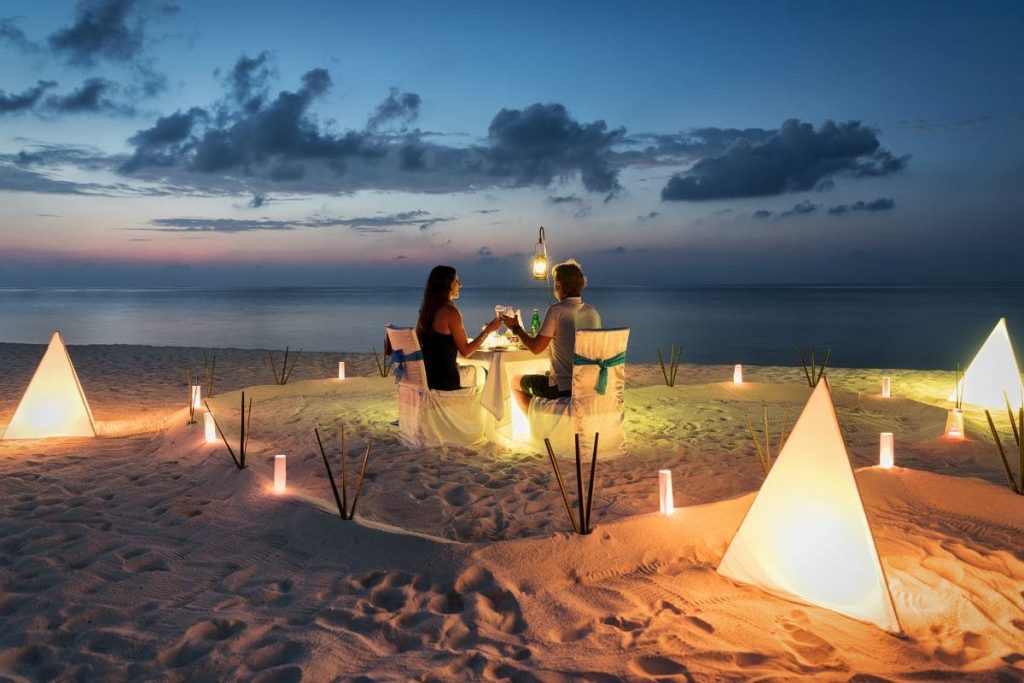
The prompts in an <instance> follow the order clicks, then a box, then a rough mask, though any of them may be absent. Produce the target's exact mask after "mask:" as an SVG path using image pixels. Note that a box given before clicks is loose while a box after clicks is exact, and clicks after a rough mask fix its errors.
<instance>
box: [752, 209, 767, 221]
mask: <svg viewBox="0 0 1024 683" xmlns="http://www.w3.org/2000/svg"><path fill="white" fill-rule="evenodd" d="M751 215H752V216H753V217H754V220H759V221H764V220H768V219H769V218H771V217H772V212H771V211H768V210H766V209H758V210H757V211H755V212H754V213H753V214H751Z"/></svg>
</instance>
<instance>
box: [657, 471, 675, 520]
mask: <svg viewBox="0 0 1024 683" xmlns="http://www.w3.org/2000/svg"><path fill="white" fill-rule="evenodd" d="M658 499H659V500H660V502H661V514H663V515H671V514H672V512H673V511H674V510H675V509H676V506H675V503H674V502H673V500H672V470H658Z"/></svg>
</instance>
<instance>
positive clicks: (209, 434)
mask: <svg viewBox="0 0 1024 683" xmlns="http://www.w3.org/2000/svg"><path fill="white" fill-rule="evenodd" d="M203 427H204V429H205V430H206V443H215V442H216V441H217V425H216V424H214V422H213V413H211V412H209V411H207V412H206V415H205V416H204V417H203Z"/></svg>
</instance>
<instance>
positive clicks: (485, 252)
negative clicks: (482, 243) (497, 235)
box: [476, 247, 494, 256]
mask: <svg viewBox="0 0 1024 683" xmlns="http://www.w3.org/2000/svg"><path fill="white" fill-rule="evenodd" d="M476 253H477V254H479V255H480V256H494V250H493V249H491V248H490V247H480V249H479V250H478V251H477V252H476Z"/></svg>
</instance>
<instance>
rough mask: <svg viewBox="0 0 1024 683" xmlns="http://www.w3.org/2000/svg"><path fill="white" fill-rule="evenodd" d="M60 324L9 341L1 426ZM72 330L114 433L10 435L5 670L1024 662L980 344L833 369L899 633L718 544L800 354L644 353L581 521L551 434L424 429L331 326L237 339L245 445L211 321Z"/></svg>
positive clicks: (5, 460) (314, 672)
mask: <svg viewBox="0 0 1024 683" xmlns="http://www.w3.org/2000/svg"><path fill="white" fill-rule="evenodd" d="M43 349H44V347H43V346H42V345H26V344H0V365H2V367H4V369H5V372H4V373H3V375H2V376H0V429H2V428H3V427H5V426H6V425H7V423H8V422H9V421H10V419H11V417H12V415H13V413H14V410H15V408H16V406H17V404H18V401H19V399H20V397H21V394H22V392H23V391H24V389H25V387H26V386H27V384H28V382H29V380H30V378H31V376H32V373H33V371H34V369H35V366H36V364H37V363H38V361H39V358H40V357H41V355H42V352H43ZM69 351H70V355H71V358H72V360H73V361H74V363H75V366H76V369H77V371H78V374H79V377H80V379H81V382H82V385H83V388H84V390H85V392H86V394H87V396H88V399H89V402H90V404H91V407H92V411H93V413H94V416H95V418H96V422H97V428H98V431H99V433H100V435H99V437H98V438H95V439H47V440H26V441H10V440H8V441H0V588H2V590H0V680H69V681H70V680H140V679H144V680H161V681H184V680H189V681H196V680H202V681H221V680H247V681H248V680H251V681H298V680H307V681H333V680H337V681H370V680H373V681H380V680H384V681H389V680H396V681H397V680H422V681H448V680H452V681H454V680H515V681H569V680H590V681H613V680H637V681H669V680H736V681H740V680H752V679H756V680H780V679H783V680H784V679H789V678H795V677H803V676H812V677H814V678H815V679H818V680H844V681H846V680H857V681H877V680H986V681H1010V680H1021V679H1024V496H1019V495H1015V494H1013V493H1012V492H1011V491H1010V489H1009V488H1008V486H1007V485H1006V478H1005V475H1004V473H1003V469H1002V465H1001V463H1000V461H999V458H998V456H997V453H996V450H995V447H994V445H993V442H992V438H991V435H990V434H989V430H988V426H987V423H986V422H985V416H984V413H983V412H981V411H980V410H977V409H971V407H970V406H967V408H968V410H967V411H966V418H967V439H966V440H965V441H963V442H953V441H948V440H946V439H943V438H941V434H942V431H943V425H944V422H945V418H946V410H947V407H948V403H947V401H946V397H947V395H948V394H949V391H950V390H951V389H952V387H953V384H954V377H953V373H952V372H936V371H929V372H923V371H912V370H897V371H891V372H889V373H888V374H889V375H890V376H891V378H892V387H893V398H891V399H887V400H883V399H882V398H880V395H879V387H880V379H881V375H882V371H880V370H870V369H856V370H854V369H844V368H835V369H831V368H830V369H829V370H828V378H829V381H830V383H831V386H832V388H833V393H834V399H835V404H836V408H837V411H838V415H839V420H840V423H841V426H842V430H843V434H844V437H845V441H846V445H847V449H848V451H849V454H850V458H851V460H852V464H853V466H854V467H855V468H856V470H857V481H858V484H859V487H860V490H861V494H862V496H863V499H864V505H865V509H866V512H867V516H868V519H869V521H870V523H871V527H872V530H873V533H874V536H875V540H876V543H877V547H878V552H879V555H880V558H881V562H882V564H883V567H884V569H885V572H886V575H887V576H888V579H889V584H890V589H891V592H892V596H893V600H894V603H895V607H896V611H897V613H898V615H899V617H900V620H901V623H902V625H903V628H904V630H905V637H897V636H893V635H890V634H888V633H886V632H884V631H882V630H880V629H878V628H876V627H875V626H872V625H870V624H866V623H862V622H859V621H855V620H853V619H849V618H847V617H844V616H841V615H839V614H836V613H834V612H830V611H828V610H825V609H821V608H818V607H813V606H809V605H804V604H799V603H796V602H791V601H787V600H784V599H780V598H777V597H772V596H770V595H768V594H766V593H764V592H762V591H761V590H759V589H757V588H754V587H751V586H746V585H740V584H738V583H735V582H733V581H731V580H729V579H726V578H724V577H722V576H720V575H718V574H717V573H716V572H715V568H716V566H717V565H718V562H719V561H720V560H721V558H722V555H723V554H724V552H725V549H726V547H727V546H728V544H729V541H730V539H731V538H732V536H733V534H734V533H735V532H736V529H737V527H738V525H739V524H740V521H741V520H742V518H743V516H744V514H745V513H746V511H747V509H748V507H749V506H750V504H751V502H752V500H753V498H754V495H755V493H756V491H757V489H758V487H759V486H760V484H761V482H762V481H763V479H764V472H763V470H762V468H761V465H760V463H759V461H758V459H757V457H756V455H755V453H754V448H753V445H752V443H751V440H750V437H749V435H748V432H747V424H746V421H747V418H748V417H749V418H751V419H760V417H761V414H762V412H761V411H762V406H763V405H767V407H768V414H769V417H770V419H771V423H772V430H773V431H774V432H775V433H776V434H778V430H779V428H780V426H781V420H782V415H783V411H784V409H785V407H786V406H788V409H789V426H790V427H792V425H793V422H794V421H795V420H796V417H797V415H799V413H800V410H801V408H802V407H803V405H804V402H805V401H806V400H807V398H808V396H809V394H810V389H809V387H808V386H807V383H806V381H805V380H804V376H803V371H802V369H801V368H800V367H799V366H797V367H746V368H745V380H746V382H745V383H744V384H743V385H741V386H735V385H733V384H732V383H731V382H730V381H729V380H731V377H732V367H731V366H728V367H726V366H694V365H683V366H681V368H680V370H679V376H678V380H677V383H676V386H674V387H667V386H665V385H664V382H663V380H662V376H661V370H660V369H659V367H658V366H657V365H628V366H627V369H626V376H627V387H626V393H625V398H626V422H627V425H626V427H627V434H628V438H629V454H628V456H626V457H623V458H618V459H615V460H607V461H604V460H602V461H600V462H599V466H598V471H597V476H596V484H595V493H594V502H593V520H594V525H595V527H596V529H595V531H594V533H593V534H592V535H590V536H585V537H581V536H574V535H572V534H571V530H570V528H569V523H568V519H567V517H566V513H565V510H564V507H563V503H562V499H561V496H560V494H559V491H558V488H557V486H556V484H555V480H554V477H553V474H552V471H551V465H550V463H549V462H548V459H547V458H546V457H543V458H542V457H541V456H539V455H537V454H535V453H532V452H530V451H528V450H526V449H525V448H519V449H510V450H508V449H501V448H498V447H497V446H493V445H487V446H482V447H479V448H473V449H470V448H445V449H420V450H410V449H407V448H405V447H404V446H402V445H401V444H400V443H399V441H398V437H397V430H396V428H395V427H394V426H393V425H392V424H391V423H392V422H393V421H394V420H395V419H396V418H397V406H396V389H395V385H394V382H393V380H392V379H391V378H381V377H379V376H378V374H377V371H376V366H375V363H374V360H373V357H372V356H370V355H368V354H349V353H303V354H302V357H301V358H300V359H299V361H298V364H297V366H296V369H295V371H294V374H293V375H292V377H291V379H290V381H289V382H288V384H287V385H285V386H277V385H274V384H273V383H272V376H271V370H270V367H269V363H268V361H267V354H266V352H265V351H251V350H237V349H219V350H217V366H216V368H217V372H216V381H215V396H214V397H213V398H212V399H210V405H211V407H212V408H213V410H214V411H215V412H216V413H217V414H218V416H219V419H222V420H223V421H224V422H225V423H226V424H227V425H228V426H229V428H228V430H227V432H228V434H229V436H233V430H234V429H236V427H235V425H237V420H238V405H239V391H241V390H245V393H246V397H247V398H248V397H252V398H253V401H254V405H253V414H252V427H251V441H250V444H249V461H248V466H247V467H246V469H245V470H238V469H236V468H235V467H234V465H233V463H232V461H231V458H230V457H229V455H228V453H227V451H226V449H225V448H224V446H223V445H222V444H213V445H208V444H206V443H205V441H204V439H203V427H202V424H201V423H199V424H194V425H189V424H187V421H188V410H187V407H186V406H187V398H188V389H187V386H186V382H185V368H186V367H191V368H192V369H193V370H194V371H200V372H201V371H202V368H203V353H202V350H201V349H190V348H177V347H147V346H124V345H113V346H98V345H97V346H70V347H69ZM207 351H208V352H210V350H207ZM339 360H344V361H345V362H346V364H347V375H348V377H347V379H345V380H343V381H339V380H337V379H334V378H335V377H336V373H337V362H338V361H339ZM997 424H999V425H1001V426H1002V427H1003V435H1004V439H1003V442H1004V444H1005V443H1006V442H1007V439H1008V438H1009V442H1010V443H1011V444H1012V443H1013V441H1012V436H1010V431H1009V426H1008V423H1007V421H1006V417H1005V415H1002V416H1001V417H1000V421H999V422H998V423H997ZM342 425H344V426H345V428H346V429H347V430H348V432H349V444H348V446H349V448H348V455H349V460H348V463H349V465H350V467H351V468H353V469H354V468H355V467H357V465H358V463H359V461H360V458H361V455H362V453H363V451H364V449H365V447H366V445H369V446H370V456H369V466H368V472H367V476H366V481H365V484H364V490H363V492H362V495H361V497H360V500H359V507H358V513H357V515H356V517H357V519H356V520H355V521H351V522H350V521H343V520H341V519H339V517H338V514H337V511H336V508H335V504H334V500H333V496H332V494H331V489H330V485H329V483H328V480H327V477H326V473H325V471H324V466H323V463H322V460H321V458H320V453H319V450H318V448H317V444H316V439H315V436H314V428H319V429H320V431H321V433H322V434H325V435H327V437H328V441H327V442H326V443H325V446H326V447H327V449H328V454H329V455H330V456H332V457H333V458H334V459H335V460H334V462H335V463H337V454H338V449H339V446H338V439H337V435H338V434H339V432H340V429H341V427H342ZM882 431H891V432H894V434H895V454H896V455H895V457H896V464H897V467H896V468H894V469H891V470H882V469H879V468H877V467H875V465H877V462H878V440H879V432H882ZM278 453H285V454H287V455H288V487H289V490H288V493H287V494H286V495H283V496H275V495H274V494H273V493H272V492H271V480H272V474H273V459H274V455H275V454H278ZM1011 466H1013V467H1015V464H1013V463H1011ZM659 469H671V470H672V472H673V477H674V481H675V501H676V505H677V506H678V509H677V511H676V513H675V514H674V515H672V516H670V517H665V516H662V515H659V514H658V512H657V511H658V477H657V471H658V470H659ZM1018 476H1019V475H1018Z"/></svg>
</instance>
